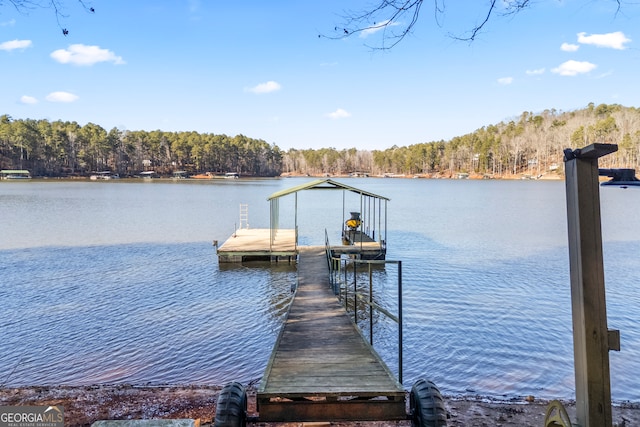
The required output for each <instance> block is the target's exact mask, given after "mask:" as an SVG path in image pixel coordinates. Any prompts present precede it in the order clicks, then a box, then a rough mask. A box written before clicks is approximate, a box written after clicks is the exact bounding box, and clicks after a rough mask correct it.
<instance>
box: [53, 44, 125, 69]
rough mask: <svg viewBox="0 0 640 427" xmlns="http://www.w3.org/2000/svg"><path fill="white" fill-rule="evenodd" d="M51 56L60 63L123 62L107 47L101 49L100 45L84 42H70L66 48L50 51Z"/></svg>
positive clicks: (118, 63)
mask: <svg viewBox="0 0 640 427" xmlns="http://www.w3.org/2000/svg"><path fill="white" fill-rule="evenodd" d="M51 57H52V58H53V59H55V60H56V61H58V62H60V63H62V64H73V65H93V64H96V63H98V62H113V63H114V64H117V65H120V64H124V63H125V62H124V60H123V59H122V57H120V56H116V54H115V53H113V52H111V51H110V50H109V49H101V48H100V46H87V45H84V44H72V45H71V46H69V47H68V48H67V49H58V50H56V51H53V52H51Z"/></svg>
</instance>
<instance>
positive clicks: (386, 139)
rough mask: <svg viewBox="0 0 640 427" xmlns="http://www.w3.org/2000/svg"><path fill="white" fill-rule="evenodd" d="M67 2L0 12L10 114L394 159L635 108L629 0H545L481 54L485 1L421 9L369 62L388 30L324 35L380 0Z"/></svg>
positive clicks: (504, 23)
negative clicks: (459, 140) (417, 148)
mask: <svg viewBox="0 0 640 427" xmlns="http://www.w3.org/2000/svg"><path fill="white" fill-rule="evenodd" d="M62 2H63V8H62V9H61V16H58V17H56V14H55V13H54V11H53V10H52V9H51V8H32V9H28V10H24V9H23V10H16V9H15V8H14V7H13V6H12V5H11V4H10V2H9V1H8V0H4V1H3V0H0V76H1V83H0V115H2V114H7V115H9V116H11V117H12V118H13V119H46V120H49V121H56V120H62V121H75V122H77V123H79V124H80V125H85V124H87V123H94V124H97V125H100V126H102V127H103V128H105V129H106V130H107V131H108V130H110V129H112V128H118V129H120V130H130V131H134V130H146V131H152V130H162V131H171V132H174V131H185V132H186V131H196V132H199V133H211V134H217V135H218V134H226V135H229V136H235V135H238V134H242V135H245V136H248V137H251V138H255V139H262V140H264V141H266V142H268V143H269V144H274V145H277V146H278V147H280V148H281V149H283V150H288V149H291V148H296V149H309V148H313V149H319V148H330V147H331V148H336V149H339V150H341V149H348V148H357V149H361V150H374V149H375V150H384V149H387V148H390V147H392V146H394V145H397V146H409V145H412V144H419V143H425V142H432V141H440V140H444V141H448V140H450V139H451V138H454V137H456V136H462V135H465V134H468V133H471V132H474V131H475V130H477V129H479V128H482V127H484V126H488V125H492V124H497V123H500V122H508V121H510V120H512V119H516V118H517V117H518V116H520V115H521V114H522V113H523V112H532V113H540V112H542V111H544V110H554V109H555V110H556V111H560V112H563V111H572V110H577V109H581V108H584V107H586V106H587V105H588V104H589V103H591V102H593V103H594V104H596V105H598V104H601V103H605V104H621V105H624V106H627V107H640V84H639V80H640V50H639V49H638V47H639V46H640V4H637V3H636V4H634V3H635V0H633V1H629V2H627V1H626V0H622V3H621V6H620V9H619V10H618V4H617V2H616V1H614V0H599V1H593V0H538V1H535V2H532V6H531V7H530V8H528V9H525V10H523V11H521V12H520V13H518V14H515V15H511V16H503V15H501V14H500V13H499V12H500V11H497V12H498V13H496V14H494V15H493V16H492V18H491V19H490V20H489V22H488V23H487V24H486V26H485V27H484V28H483V30H482V31H481V32H480V33H479V34H478V36H477V37H476V38H475V40H474V41H472V42H468V41H461V40H459V38H461V37H464V36H466V35H468V31H469V30H470V29H472V28H473V27H474V26H475V25H477V24H478V23H479V22H481V21H482V20H483V19H484V17H485V16H486V14H487V11H488V3H489V2H488V1H485V0H473V1H471V0H466V1H461V0H445V3H444V6H445V8H444V11H443V12H442V13H436V12H434V9H433V2H431V1H428V0H427V1H425V2H424V4H423V7H422V9H421V15H420V17H419V20H418V22H417V23H416V25H415V27H414V30H413V31H412V33H411V34H409V35H408V36H407V37H406V38H405V39H404V40H403V41H401V42H400V43H399V44H397V45H396V46H395V47H393V48H392V49H388V50H379V49H373V48H372V47H376V46H381V43H382V41H383V39H382V37H383V32H382V31H367V32H362V33H359V34H354V35H351V36H350V37H347V38H343V39H335V38H331V37H325V36H334V35H335V34H336V32H335V31H334V29H335V28H336V27H338V33H339V32H340V28H342V27H343V25H344V22H345V21H344V17H345V16H348V15H353V14H354V13H358V12H360V11H363V10H367V9H370V6H371V4H372V0H352V1H350V2H348V3H347V2H344V1H338V0H323V1H322V2H316V1H308V0H287V1H284V0H273V1H264V0H245V1H243V2H233V1H222V0H172V1H168V0H167V1H165V0H135V1H132V0H85V3H86V4H87V5H88V6H89V7H93V8H94V9H95V13H90V12H88V11H87V10H85V9H84V8H83V7H82V6H81V5H80V3H79V2H77V1H76V0H62ZM345 4H348V10H346V9H345ZM404 22H406V19H405V20H404V21H403V22H400V24H402V23H404ZM62 28H65V29H67V30H68V34H67V35H66V36H65V35H63V32H62ZM392 29H394V28H392ZM319 36H322V37H319ZM387 44H388V41H387Z"/></svg>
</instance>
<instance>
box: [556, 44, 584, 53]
mask: <svg viewBox="0 0 640 427" xmlns="http://www.w3.org/2000/svg"><path fill="white" fill-rule="evenodd" d="M578 49H580V45H578V44H573V43H562V45H560V50H563V51H565V52H575V51H576V50H578Z"/></svg>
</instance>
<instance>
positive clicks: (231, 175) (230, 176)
mask: <svg viewBox="0 0 640 427" xmlns="http://www.w3.org/2000/svg"><path fill="white" fill-rule="evenodd" d="M224 177H225V178H226V179H238V178H240V175H239V174H238V173H237V172H227V173H225V174H224Z"/></svg>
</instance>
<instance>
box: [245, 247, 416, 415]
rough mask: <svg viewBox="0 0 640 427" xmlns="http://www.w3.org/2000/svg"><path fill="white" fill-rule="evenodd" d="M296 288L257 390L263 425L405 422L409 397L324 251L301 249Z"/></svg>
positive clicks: (309, 248)
mask: <svg viewBox="0 0 640 427" xmlns="http://www.w3.org/2000/svg"><path fill="white" fill-rule="evenodd" d="M298 249H299V259H298V286H297V290H296V294H295V297H294V299H293V302H292V303H291V306H290V309H289V312H288V315H287V318H286V321H285V324H284V325H283V327H282V330H281V331H280V335H279V337H278V340H277V342H276V345H275V346H274V349H273V352H272V354H271V358H270V360H269V364H268V366H267V369H266V371H265V374H264V376H263V379H262V382H261V384H260V386H259V389H258V394H257V403H258V412H259V414H260V415H259V417H260V421H264V422H300V421H358V420H362V421H376V420H404V419H406V418H407V415H406V408H405V400H406V399H405V391H404V389H403V387H402V385H401V384H399V383H398V381H397V380H396V379H395V377H394V376H393V374H392V373H391V372H390V371H389V369H388V368H387V366H386V365H385V364H384V362H383V361H382V360H381V359H380V357H379V356H378V355H377V353H376V352H375V350H374V349H373V348H372V347H371V346H370V345H369V344H368V343H367V342H366V340H365V339H364V338H363V337H362V335H361V334H360V332H359V331H358V329H357V328H356V327H355V325H354V324H353V322H352V321H351V319H350V318H349V316H348V315H347V313H346V311H345V309H344V308H343V307H342V305H341V304H340V303H339V301H338V299H337V297H336V296H335V295H334V294H333V292H332V291H331V287H330V285H329V268H328V263H327V260H326V254H325V248H324V247H320V246H319V247H299V248H298Z"/></svg>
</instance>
